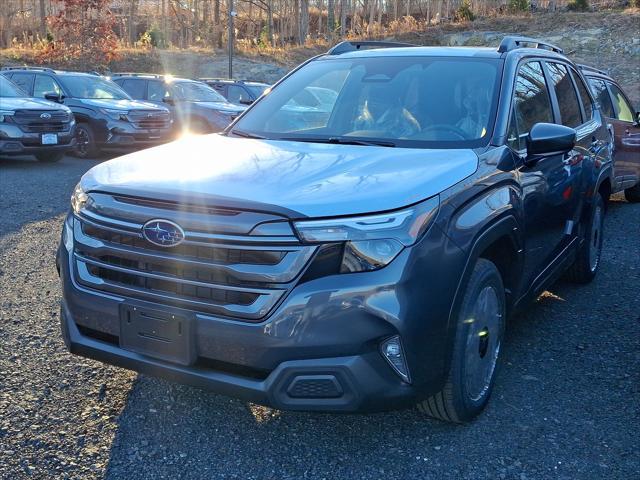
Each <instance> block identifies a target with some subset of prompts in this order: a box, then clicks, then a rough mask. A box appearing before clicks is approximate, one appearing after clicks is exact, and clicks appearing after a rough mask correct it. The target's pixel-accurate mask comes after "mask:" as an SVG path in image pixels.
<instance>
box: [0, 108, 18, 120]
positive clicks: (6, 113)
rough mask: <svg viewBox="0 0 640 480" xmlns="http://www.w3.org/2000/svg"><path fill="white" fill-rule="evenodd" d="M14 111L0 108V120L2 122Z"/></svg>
mask: <svg viewBox="0 0 640 480" xmlns="http://www.w3.org/2000/svg"><path fill="white" fill-rule="evenodd" d="M15 113H16V112H14V111H13V110H0V122H4V121H5V120H6V118H7V117H10V116H12V115H14V114H15Z"/></svg>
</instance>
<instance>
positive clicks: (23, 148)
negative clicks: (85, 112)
mask: <svg viewBox="0 0 640 480" xmlns="http://www.w3.org/2000/svg"><path fill="white" fill-rule="evenodd" d="M55 133H57V136H58V143H57V144H56V145H42V133H36V132H24V131H22V130H21V129H20V128H19V127H18V126H17V125H8V124H5V125H3V126H0V154H2V155H33V154H37V153H48V152H54V151H57V152H66V151H69V150H71V149H72V148H73V147H74V146H75V127H74V125H71V127H70V128H69V130H67V131H66V132H65V131H63V132H55Z"/></svg>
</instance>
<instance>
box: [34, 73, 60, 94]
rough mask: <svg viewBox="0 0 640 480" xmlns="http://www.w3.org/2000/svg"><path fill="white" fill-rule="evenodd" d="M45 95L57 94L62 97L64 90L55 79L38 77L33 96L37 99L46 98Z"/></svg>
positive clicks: (43, 76)
mask: <svg viewBox="0 0 640 480" xmlns="http://www.w3.org/2000/svg"><path fill="white" fill-rule="evenodd" d="M45 93H55V94H56V95H60V94H61V93H62V90H61V89H60V87H59V86H58V84H57V83H56V82H55V80H53V78H51V77H48V76H46V75H36V82H35V85H34V87H33V96H34V97H36V98H44V95H45Z"/></svg>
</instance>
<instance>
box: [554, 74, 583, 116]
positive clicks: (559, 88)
mask: <svg viewBox="0 0 640 480" xmlns="http://www.w3.org/2000/svg"><path fill="white" fill-rule="evenodd" d="M547 67H548V68H549V75H550V76H551V81H552V82H553V86H554V88H555V90H556V97H557V98H558V107H560V120H561V121H562V124H563V125H565V126H567V127H572V128H573V127H577V126H578V125H580V124H581V123H582V114H581V113H580V104H579V103H578V94H577V92H576V89H575V88H574V87H573V82H572V81H571V76H570V75H569V71H568V70H567V67H565V66H564V65H562V64H560V63H553V62H549V63H547Z"/></svg>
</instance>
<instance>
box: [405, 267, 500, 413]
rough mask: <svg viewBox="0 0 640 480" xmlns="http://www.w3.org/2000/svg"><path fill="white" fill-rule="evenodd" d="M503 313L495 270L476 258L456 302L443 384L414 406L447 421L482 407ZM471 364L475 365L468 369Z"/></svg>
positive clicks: (494, 369)
mask: <svg viewBox="0 0 640 480" xmlns="http://www.w3.org/2000/svg"><path fill="white" fill-rule="evenodd" d="M485 292H492V293H486V294H485ZM494 294H495V296H494ZM483 299H484V301H483ZM489 300H491V301H489ZM481 303H483V304H484V305H485V308H484V310H481V306H480V304H481ZM489 303H491V305H492V307H491V308H489V307H488V305H489ZM485 313H488V315H485ZM505 316H506V308H505V294H504V285H503V283H502V277H501V276H500V272H499V271H498V269H497V268H496V266H495V265H494V264H493V263H492V262H490V261H489V260H485V259H483V258H481V259H479V260H478V261H477V263H476V265H475V267H474V269H473V272H472V274H471V278H469V282H468V283H467V287H466V289H465V293H464V297H463V300H462V304H461V306H460V310H459V314H458V324H457V326H456V333H455V340H454V347H453V356H452V359H451V367H450V370H449V374H448V377H447V381H446V384H445V386H444V388H443V389H442V390H441V391H440V392H438V393H437V394H435V395H434V396H432V397H430V398H427V399H426V400H424V401H423V402H420V403H419V404H418V405H417V406H418V410H420V411H421V412H422V413H425V414H427V415H429V416H430V417H434V418H437V419H439V420H444V421H447V422H453V423H464V422H468V421H470V420H472V419H473V418H475V417H476V416H477V415H479V414H480V413H481V412H482V410H484V408H485V406H486V405H487V402H488V401H489V397H490V396H491V391H492V390H493V385H494V383H495V378H496V372H497V367H498V365H499V353H500V347H501V345H502V339H503V337H504V325H505ZM476 357H477V358H476ZM477 366H481V368H474V367H477ZM472 372H473V373H475V374H476V375H473V373H472Z"/></svg>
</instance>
